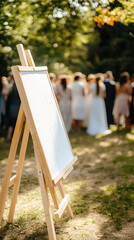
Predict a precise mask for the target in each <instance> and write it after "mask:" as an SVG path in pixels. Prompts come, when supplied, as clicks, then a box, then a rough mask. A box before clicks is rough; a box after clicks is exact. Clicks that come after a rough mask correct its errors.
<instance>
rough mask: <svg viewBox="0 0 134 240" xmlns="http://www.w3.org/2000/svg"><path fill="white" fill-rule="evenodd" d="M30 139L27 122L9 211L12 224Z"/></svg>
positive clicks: (9, 220) (9, 219)
mask: <svg viewBox="0 0 134 240" xmlns="http://www.w3.org/2000/svg"><path fill="white" fill-rule="evenodd" d="M28 138H29V128H28V123H27V121H26V124H25V130H24V134H23V139H22V144H21V149H20V155H19V162H18V168H17V172H16V179H15V183H14V187H13V193H12V201H11V206H10V211H9V216H8V222H9V223H11V222H12V221H13V216H14V211H15V205H16V201H17V195H18V190H19V185H20V179H21V174H22V168H23V162H24V158H25V153H26V148H27V143H28Z"/></svg>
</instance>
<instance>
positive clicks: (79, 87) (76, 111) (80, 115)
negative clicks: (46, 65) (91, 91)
mask: <svg viewBox="0 0 134 240" xmlns="http://www.w3.org/2000/svg"><path fill="white" fill-rule="evenodd" d="M70 89H71V96H72V119H73V121H74V129H75V130H76V131H80V129H81V123H82V120H84V119H85V117H86V112H85V99H84V94H85V93H84V89H85V84H84V83H83V82H82V81H81V76H80V75H76V76H75V77H74V82H72V83H71V84H70Z"/></svg>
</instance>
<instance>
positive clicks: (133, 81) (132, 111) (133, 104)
mask: <svg viewBox="0 0 134 240" xmlns="http://www.w3.org/2000/svg"><path fill="white" fill-rule="evenodd" d="M131 86H132V99H131V104H130V124H131V126H132V127H134V74H132V78H131Z"/></svg>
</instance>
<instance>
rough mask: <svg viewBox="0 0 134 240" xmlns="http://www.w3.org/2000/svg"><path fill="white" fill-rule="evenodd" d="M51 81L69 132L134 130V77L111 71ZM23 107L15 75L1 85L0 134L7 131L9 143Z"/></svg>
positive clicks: (5, 79)
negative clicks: (4, 130)
mask: <svg viewBox="0 0 134 240" xmlns="http://www.w3.org/2000/svg"><path fill="white" fill-rule="evenodd" d="M49 76H50V80H51V83H52V88H53V90H54V93H55V96H56V99H57V101H58V103H59V108H60V111H61V115H62V117H63V121H64V124H65V127H66V130H67V132H68V133H69V132H70V131H76V132H79V131H81V129H82V128H83V129H86V132H87V134H90V135H96V134H98V133H110V128H111V126H112V125H116V126H117V130H119V128H120V125H122V126H123V127H124V128H126V129H130V128H132V127H133V126H134V74H132V75H131V76H130V74H129V73H128V72H122V73H121V74H120V76H119V79H116V81H115V79H114V76H113V74H112V71H107V72H106V73H97V74H89V75H88V76H86V75H84V74H82V73H81V72H76V73H74V74H73V75H58V76H57V75H55V74H54V73H50V74H49ZM19 107H20V98H19V95H18V91H17V88H16V84H15V82H14V78H13V75H12V73H10V74H9V76H8V77H5V76H3V77H2V78H1V81H0V134H2V129H3V128H4V129H6V136H7V141H8V142H10V141H11V138H12V134H13V130H14V127H15V123H16V120H17V115H18V111H19Z"/></svg>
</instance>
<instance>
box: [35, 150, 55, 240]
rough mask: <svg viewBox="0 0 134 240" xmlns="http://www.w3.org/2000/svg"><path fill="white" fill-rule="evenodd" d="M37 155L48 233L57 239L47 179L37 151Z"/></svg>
mask: <svg viewBox="0 0 134 240" xmlns="http://www.w3.org/2000/svg"><path fill="white" fill-rule="evenodd" d="M35 156H36V164H37V170H38V178H39V183H40V188H41V194H42V201H43V207H44V211H45V216H46V224H47V229H48V235H49V239H50V240H56V233H55V228H54V222H53V217H52V212H51V207H50V203H49V197H48V192H47V187H46V182H45V179H44V177H43V173H42V170H41V166H40V164H39V162H38V159H37V154H36V153H35Z"/></svg>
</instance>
